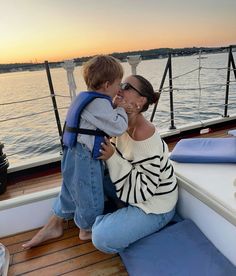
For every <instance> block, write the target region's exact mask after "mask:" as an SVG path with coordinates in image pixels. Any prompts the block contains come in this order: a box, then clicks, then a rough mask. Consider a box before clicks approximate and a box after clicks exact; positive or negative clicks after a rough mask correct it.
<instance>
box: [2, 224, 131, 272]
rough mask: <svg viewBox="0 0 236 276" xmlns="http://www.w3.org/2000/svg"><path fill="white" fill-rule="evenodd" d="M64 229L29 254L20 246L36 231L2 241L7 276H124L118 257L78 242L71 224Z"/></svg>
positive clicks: (29, 251)
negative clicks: (7, 253) (6, 254)
mask: <svg viewBox="0 0 236 276" xmlns="http://www.w3.org/2000/svg"><path fill="white" fill-rule="evenodd" d="M64 228H65V231H64V235H63V236H62V237H60V238H58V239H54V240H51V241H48V242H45V243H43V244H42V245H40V246H38V247H35V248H32V249H30V250H24V249H23V248H22V246H21V245H22V244H23V243H24V242H25V241H27V240H29V239H31V238H32V237H33V235H34V234H35V233H36V232H37V231H38V229H36V230H33V231H29V232H25V233H21V234H18V235H14V236H10V237H6V238H2V239H1V243H2V244H4V245H5V246H6V247H7V248H8V249H9V251H10V267H9V271H8V275H9V276H10V275H14V276H15V275H32V276H33V275H37V276H38V275H40V274H41V273H42V274H41V275H45V276H50V275H70V276H72V275H92V276H96V275H104V276H108V275H122V276H123V275H128V274H127V272H126V270H125V267H124V265H123V264H122V261H121V259H120V257H119V256H118V255H116V254H104V253H102V252H100V251H98V250H96V249H95V247H94V246H93V245H92V243H91V242H85V241H81V240H80V239H79V237H78V234H79V230H78V228H77V227H76V226H75V225H74V224H73V222H72V221H70V222H69V223H68V224H65V226H64Z"/></svg>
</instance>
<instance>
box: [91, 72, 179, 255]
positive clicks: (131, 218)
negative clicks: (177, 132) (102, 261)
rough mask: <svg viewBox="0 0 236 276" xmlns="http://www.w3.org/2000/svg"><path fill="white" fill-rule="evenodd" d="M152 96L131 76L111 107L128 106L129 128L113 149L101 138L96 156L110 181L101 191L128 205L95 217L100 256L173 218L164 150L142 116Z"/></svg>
mask: <svg viewBox="0 0 236 276" xmlns="http://www.w3.org/2000/svg"><path fill="white" fill-rule="evenodd" d="M157 95H158V94H157V93H155V92H154V90H153V87H152V85H151V84H150V83H149V82H148V81H147V80H146V79H144V78H143V77H142V76H139V75H133V76H129V77H127V78H126V79H125V82H124V83H123V84H121V90H120V91H119V92H118V95H117V96H116V99H115V104H116V105H119V104H120V103H121V102H122V101H125V102H126V103H127V105H128V106H129V109H128V110H127V113H128V122H129V123H128V130H127V132H126V133H125V134H123V135H122V136H120V137H117V138H116V139H113V140H114V141H113V142H114V145H112V144H111V143H110V141H109V140H108V139H106V143H105V144H103V145H102V149H101V153H102V156H101V157H100V158H101V159H102V160H106V164H107V167H108V170H109V174H110V178H111V181H112V182H111V181H110V183H109V181H106V182H105V191H106V192H107V193H108V196H110V197H112V198H113V199H114V200H116V201H117V197H118V198H119V200H121V201H122V202H125V203H126V204H127V205H128V206H126V207H123V208H120V209H118V210H117V211H115V212H113V213H109V214H106V215H102V216H98V217H97V218H96V221H95V223H94V225H93V228H92V241H93V244H94V245H95V246H96V248H98V249H99V250H101V251H103V252H107V253H117V252H120V251H122V250H123V249H125V248H126V247H128V246H129V245H130V244H132V243H133V242H135V241H137V240H139V239H141V238H143V237H145V236H147V235H150V234H152V233H154V232H155V231H157V230H159V229H161V228H162V227H164V226H165V225H166V224H167V223H168V222H169V221H170V220H171V219H172V217H173V215H174V212H175V205H176V202H177V197H178V192H177V181H176V178H175V175H174V170H173V167H172V165H171V163H170V160H169V157H168V156H169V153H168V148H167V145H166V144H165V142H164V141H163V140H162V139H161V137H160V135H159V133H158V131H157V129H156V128H155V127H154V125H153V124H152V123H150V122H149V121H148V120H147V119H146V118H145V117H144V116H143V112H144V111H146V110H147V109H148V107H149V105H150V104H153V103H155V102H157V100H158V96H157ZM108 185H109V186H108ZM115 193H116V195H117V196H116V195H115Z"/></svg>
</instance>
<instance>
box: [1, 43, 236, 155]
mask: <svg viewBox="0 0 236 276" xmlns="http://www.w3.org/2000/svg"><path fill="white" fill-rule="evenodd" d="M234 47H236V46H235V45H231V46H229V47H227V48H228V65H227V67H217V68H212V67H204V66H202V64H201V54H202V53H201V52H200V53H199V58H198V60H199V64H198V67H197V68H194V69H192V70H190V71H188V72H184V73H182V74H179V75H177V76H174V77H173V74H172V73H173V72H172V71H173V70H172V54H171V53H169V55H168V59H167V63H166V66H165V69H164V73H163V76H162V79H161V83H160V86H159V89H158V90H157V91H158V92H159V93H160V94H163V93H168V94H169V106H170V111H169V114H170V119H168V120H167V121H166V122H170V126H169V129H170V130H174V129H176V126H175V115H176V111H175V109H174V94H175V92H179V91H186V90H188V91H195V90H196V91H199V103H198V109H200V103H201V92H202V91H203V90H207V89H209V88H213V87H215V88H216V87H221V88H224V87H225V100H224V104H223V107H224V111H223V115H222V117H229V115H228V106H229V105H230V103H229V88H230V85H231V84H233V83H236V68H235V61H234V57H233V54H232V49H233V48H234ZM45 68H46V73H47V79H48V85H49V90H50V95H48V96H43V97H37V98H31V99H25V100H21V101H17V102H15V101H13V102H6V103H0V106H3V105H12V104H19V103H24V102H31V101H32V102H33V101H37V100H42V99H45V98H51V100H52V104H53V109H48V110H44V111H40V112H34V113H31V114H24V115H21V116H14V117H10V118H5V119H1V120H0V123H2V122H6V121H10V120H17V119H20V118H23V117H31V116H35V115H40V114H44V113H48V112H54V115H55V119H56V123H57V129H58V134H59V138H60V143H61V146H62V132H63V130H62V124H61V120H60V112H59V111H60V110H62V109H64V110H65V109H68V106H66V107H60V108H58V105H57V100H56V98H57V97H66V98H71V96H69V95H68V96H65V95H60V94H58V93H55V91H54V87H53V82H52V78H51V73H50V68H49V63H48V61H45ZM202 70H227V76H226V83H220V84H219V83H212V84H208V85H207V86H202V83H201V71H202ZM195 71H198V86H197V87H188V88H183V87H178V86H175V85H174V81H175V80H176V79H178V78H181V77H183V76H186V75H188V74H191V73H193V72H195ZM231 72H233V73H234V77H235V80H231V79H230V76H231ZM167 76H168V86H164V84H165V82H166V81H167ZM218 106H222V105H218ZM156 109H157V104H156V105H154V108H153V110H152V113H151V116H150V121H153V119H154V116H155V113H156ZM199 121H201V120H200V118H199ZM14 154H17V153H13V154H12V155H14Z"/></svg>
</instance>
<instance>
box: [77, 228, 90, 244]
mask: <svg viewBox="0 0 236 276" xmlns="http://www.w3.org/2000/svg"><path fill="white" fill-rule="evenodd" d="M79 238H80V239H81V240H82V241H86V240H91V239H92V231H90V230H84V229H80V231H79Z"/></svg>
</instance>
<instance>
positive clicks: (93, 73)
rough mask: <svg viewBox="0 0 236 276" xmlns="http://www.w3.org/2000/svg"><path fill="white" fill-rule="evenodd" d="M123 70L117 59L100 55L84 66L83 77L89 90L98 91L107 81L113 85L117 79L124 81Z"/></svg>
mask: <svg viewBox="0 0 236 276" xmlns="http://www.w3.org/2000/svg"><path fill="white" fill-rule="evenodd" d="M123 74H124V71H123V68H122V66H121V64H120V62H119V60H117V59H116V58H114V57H112V56H107V55H98V56H95V57H93V58H91V59H90V60H88V61H87V62H86V63H84V65H83V77H84V80H85V83H86V85H87V88H88V89H91V90H97V89H100V88H101V86H102V85H103V84H104V83H106V82H107V81H108V82H109V83H110V84H112V83H113V82H114V81H115V80H116V79H122V77H123Z"/></svg>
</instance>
